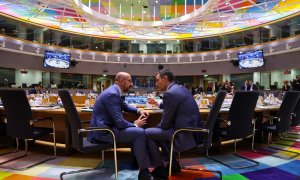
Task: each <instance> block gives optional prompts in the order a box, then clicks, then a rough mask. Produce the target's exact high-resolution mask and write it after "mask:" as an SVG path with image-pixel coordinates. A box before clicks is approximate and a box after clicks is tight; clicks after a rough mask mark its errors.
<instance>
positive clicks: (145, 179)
mask: <svg viewBox="0 0 300 180" xmlns="http://www.w3.org/2000/svg"><path fill="white" fill-rule="evenodd" d="M138 179H139V180H152V179H153V178H152V176H151V174H150V172H149V170H148V169H140V172H139V176H138Z"/></svg>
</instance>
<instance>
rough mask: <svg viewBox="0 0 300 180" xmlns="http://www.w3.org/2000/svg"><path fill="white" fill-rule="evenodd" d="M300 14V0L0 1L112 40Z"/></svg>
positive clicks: (228, 27)
mask: <svg viewBox="0 0 300 180" xmlns="http://www.w3.org/2000/svg"><path fill="white" fill-rule="evenodd" d="M299 13H300V0H0V14H2V15H5V16H8V17H13V18H16V19H19V20H22V21H24V22H28V23H33V24H37V25H41V26H44V27H47V28H53V29H58V30H63V31H67V32H71V33H75V34H84V35H88V36H96V37H102V38H113V39H142V40H167V39H189V38H201V37H207V36H215V35H220V34H224V33H231V32H236V31H241V30H246V29H248V28H253V27H257V26H260V25H264V24H267V23H271V22H273V21H277V20H281V19H283V18H285V17H288V16H293V15H297V14H299Z"/></svg>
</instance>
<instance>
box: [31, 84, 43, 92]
mask: <svg viewBox="0 0 300 180" xmlns="http://www.w3.org/2000/svg"><path fill="white" fill-rule="evenodd" d="M41 89H42V86H41V85H40V84H35V85H34V88H32V89H30V91H29V92H28V93H29V94H42V90H41Z"/></svg>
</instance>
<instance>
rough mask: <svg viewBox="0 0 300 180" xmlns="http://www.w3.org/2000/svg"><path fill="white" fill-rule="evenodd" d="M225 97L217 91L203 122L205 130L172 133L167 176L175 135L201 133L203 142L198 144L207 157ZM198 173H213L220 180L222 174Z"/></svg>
mask: <svg viewBox="0 0 300 180" xmlns="http://www.w3.org/2000/svg"><path fill="white" fill-rule="evenodd" d="M225 96H226V92H225V91H219V92H218V94H217V97H216V99H215V102H214V104H213V105H212V107H211V109H210V112H209V114H208V116H207V119H206V122H205V128H184V129H178V130H176V131H175V132H174V134H173V137H172V140H171V151H170V166H169V176H171V175H172V160H173V148H174V147H173V146H174V139H175V138H176V135H177V134H179V133H181V132H200V133H203V134H204V136H203V142H202V143H201V144H199V147H201V148H203V150H204V151H205V152H206V156H207V157H209V154H208V150H209V148H210V147H211V145H212V136H213V129H214V126H215V123H216V119H217V117H218V113H219V111H220V109H221V106H222V103H223V101H224V98H225ZM183 168H184V169H188V170H198V169H191V168H186V167H183ZM198 171H206V172H214V173H217V174H219V176H220V178H221V179H222V172H221V171H212V170H198Z"/></svg>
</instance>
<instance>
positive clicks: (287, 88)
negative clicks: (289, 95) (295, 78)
mask: <svg viewBox="0 0 300 180" xmlns="http://www.w3.org/2000/svg"><path fill="white" fill-rule="evenodd" d="M290 89H291V86H290V85H286V86H284V85H283V86H282V91H289V90H290Z"/></svg>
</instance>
